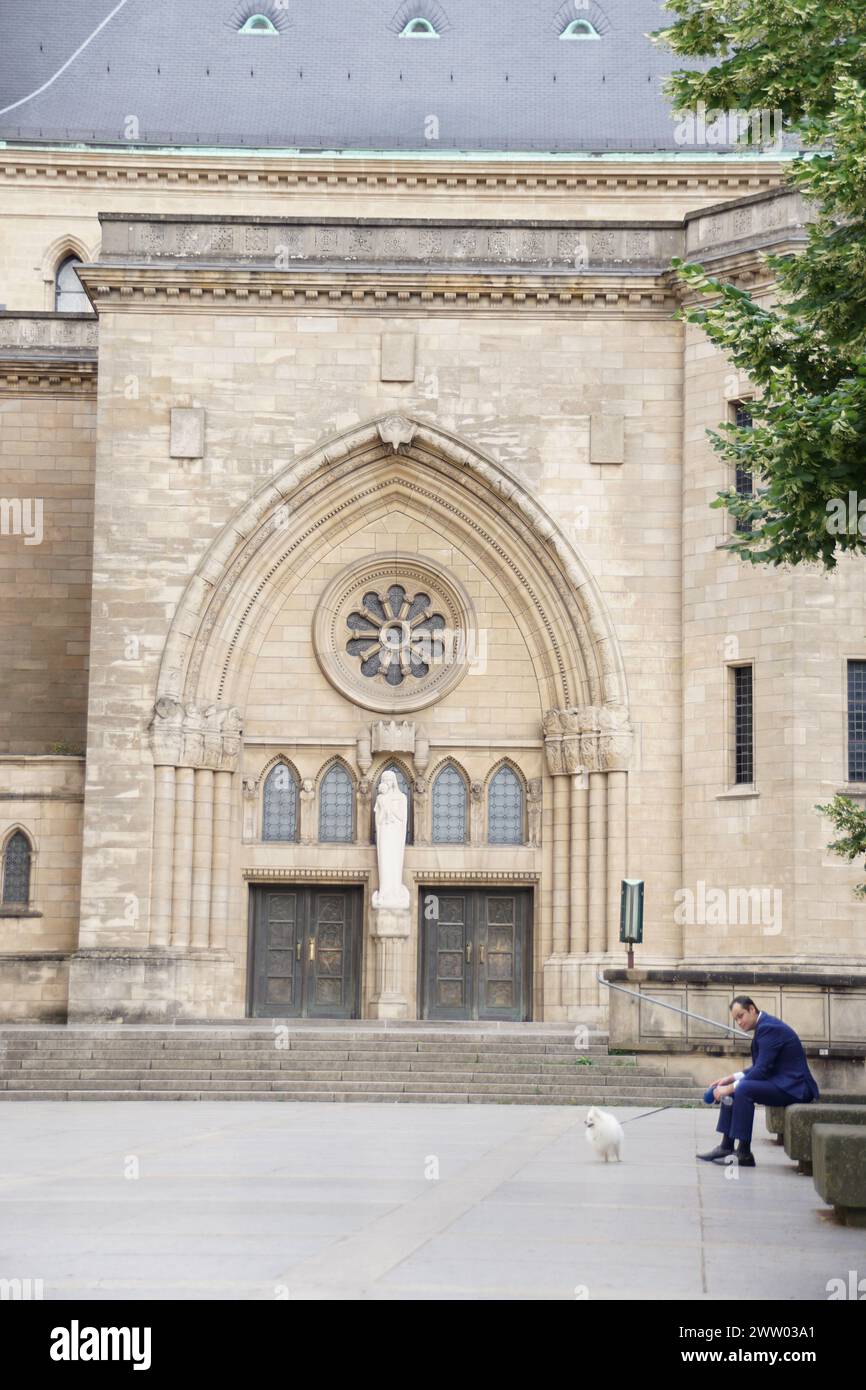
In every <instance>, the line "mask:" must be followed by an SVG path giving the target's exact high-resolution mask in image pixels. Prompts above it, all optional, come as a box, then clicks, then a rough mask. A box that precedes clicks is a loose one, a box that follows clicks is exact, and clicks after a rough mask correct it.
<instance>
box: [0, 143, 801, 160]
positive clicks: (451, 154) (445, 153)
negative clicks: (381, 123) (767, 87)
mask: <svg viewBox="0 0 866 1390" xmlns="http://www.w3.org/2000/svg"><path fill="white" fill-rule="evenodd" d="M0 149H3V150H30V151H34V152H42V153H48V152H51V153H55V154H68V153H70V152H86V153H91V154H120V153H121V151H122V152H123V153H124V154H137V155H149V154H158V155H175V156H177V157H178V158H181V157H182V158H184V159H186V158H189V157H190V156H191V155H193V156H194V155H199V156H201V157H205V156H206V157H208V158H213V157H214V156H217V157H219V158H226V157H228V158H237V159H250V158H251V157H253V158H256V159H285V158H286V157H287V156H290V157H291V158H292V159H310V160H313V159H347V160H348V159H383V160H384V159H390V160H409V159H427V160H430V161H431V162H432V161H436V160H439V161H442V162H444V161H446V160H458V161H463V162H465V163H467V164H471V163H478V164H481V163H485V162H487V163H500V164H508V163H511V162H512V161H516V160H523V161H525V162H526V163H538V164H564V163H567V162H569V161H571V160H575V159H593V160H598V161H599V163H610V164H638V163H641V164H645V163H647V162H656V163H659V164H695V163H707V164H713V163H714V164H718V163H720V162H723V161H727V162H730V163H741V162H744V161H745V160H751V161H752V162H755V161H758V162H761V163H766V164H778V163H779V162H780V161H781V160H793V159H796V158H797V157H798V153H799V152H798V151H797V150H774V151H772V152H770V153H764V152H763V151H761V152H754V151H753V152H749V151H746V150H743V151H742V153H739V152H737V151H727V152H719V151H716V150H702V151H701V150H692V151H686V150H644V151H643V152H642V153H638V152H636V151H633V150H630V151H623V152H622V153H616V154H615V153H612V152H611V151H608V152H607V153H599V152H597V151H593V150H570V151H568V153H555V152H540V151H538V150H430V149H422V150H354V149H335V150H310V149H307V148H304V149H298V148H293V147H291V146H286V147H285V148H284V149H274V148H272V147H268V148H265V149H257V148H256V147H255V146H253V145H249V146H240V147H238V148H230V147H228V146H225V145H215V146H205V145H135V144H129V145H121V144H117V145H88V144H83V143H81V142H70V143H69V144H60V145H54V144H42V143H39V142H38V143H35V144H31V143H28V142H27V141H23V140H0ZM803 157H804V158H806V157H808V155H804V156H803Z"/></svg>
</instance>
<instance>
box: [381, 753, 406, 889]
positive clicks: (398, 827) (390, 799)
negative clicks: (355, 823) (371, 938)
mask: <svg viewBox="0 0 866 1390" xmlns="http://www.w3.org/2000/svg"><path fill="white" fill-rule="evenodd" d="M374 815H375V817H376V855H377V858H378V863H379V888H378V890H377V892H375V893H374V894H373V907H374V908H376V909H381V908H385V909H390V910H391V911H404V910H406V909H407V908H408V907H409V889H408V888H407V887H406V885H405V884H404V882H403V854H404V851H405V848H406V826H407V824H408V820H409V803H408V801H407V799H406V796H405V795H404V793H403V792H401V790H400V787H399V784H398V782H397V778H396V776H395V774H394V773H393V772H383V773H382V778H381V780H380V782H379V795H378V796H377V797H376V805H375V807H374Z"/></svg>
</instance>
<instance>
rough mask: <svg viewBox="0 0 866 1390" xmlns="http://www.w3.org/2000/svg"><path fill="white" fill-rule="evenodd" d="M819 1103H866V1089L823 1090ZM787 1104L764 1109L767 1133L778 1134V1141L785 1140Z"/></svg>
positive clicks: (778, 1142) (769, 1106)
mask: <svg viewBox="0 0 866 1390" xmlns="http://www.w3.org/2000/svg"><path fill="white" fill-rule="evenodd" d="M818 1104H819V1105H866V1091H860V1092H856V1093H855V1092H854V1091H822V1092H821V1098H820V1100H819V1101H818ZM787 1109H788V1106H787V1105H768V1106H766V1108H765V1110H764V1119H765V1120H766V1123H767V1133H768V1134H774V1135H775V1136H776V1143H777V1144H783V1143H784V1142H785V1111H786V1110H787Z"/></svg>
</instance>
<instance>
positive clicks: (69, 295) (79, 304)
mask: <svg viewBox="0 0 866 1390" xmlns="http://www.w3.org/2000/svg"><path fill="white" fill-rule="evenodd" d="M77 265H81V261H80V260H79V258H78V257H77V256H67V257H66V260H65V261H61V263H60V265H59V266H58V267H57V274H56V275H55V277H54V308H55V310H56V312H57V313H58V314H90V313H92V312H93V311H92V309H91V307H90V300H89V299H88V298H87V295H86V294H85V293H84V286H83V285H82V283H81V281H80V280H79V278H78V275H77V273H76V270H75V267H76V266H77Z"/></svg>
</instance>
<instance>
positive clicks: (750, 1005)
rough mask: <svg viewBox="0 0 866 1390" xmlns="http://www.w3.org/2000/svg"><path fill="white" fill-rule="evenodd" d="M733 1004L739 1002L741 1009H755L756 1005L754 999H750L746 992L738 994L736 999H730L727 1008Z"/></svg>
mask: <svg viewBox="0 0 866 1390" xmlns="http://www.w3.org/2000/svg"><path fill="white" fill-rule="evenodd" d="M735 1004H739V1006H740V1008H741V1009H757V1007H758V1006H757V1004H756V1003H755V1001H754V999H750V998H749V996H748V994H738V995H737V997H736V999H732V1000H731V1002H730V1004H729V1005H728V1008H729V1010H730V1009H732V1008H733V1007H734V1005H735Z"/></svg>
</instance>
